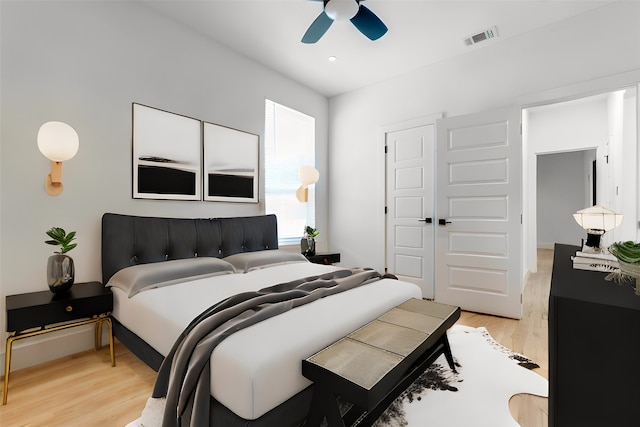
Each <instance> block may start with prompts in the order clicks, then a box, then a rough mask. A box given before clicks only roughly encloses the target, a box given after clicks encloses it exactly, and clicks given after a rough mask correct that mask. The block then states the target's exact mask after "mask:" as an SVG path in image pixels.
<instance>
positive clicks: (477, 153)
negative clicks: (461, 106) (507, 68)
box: [436, 108, 523, 319]
mask: <svg viewBox="0 0 640 427" xmlns="http://www.w3.org/2000/svg"><path fill="white" fill-rule="evenodd" d="M436 127H437V148H436V151H437V165H438V172H437V210H438V215H437V217H438V219H437V223H436V224H437V225H436V239H437V243H436V259H437V263H436V301H438V302H442V303H448V304H453V305H458V306H460V307H461V308H462V309H464V310H469V311H476V312H481V313H488V314H495V315H499V316H505V317H512V318H516V319H520V318H521V317H522V300H521V296H522V283H523V278H522V274H521V270H522V267H521V265H522V262H521V252H522V244H521V241H522V200H521V198H522V197H521V194H522V188H521V187H522V186H521V180H522V178H521V169H522V167H521V164H522V144H521V136H520V110H519V109H516V108H514V109H508V110H500V111H493V112H486V113H481V114H473V115H469V116H459V117H451V118H445V119H442V120H439V121H438V122H437V125H436Z"/></svg>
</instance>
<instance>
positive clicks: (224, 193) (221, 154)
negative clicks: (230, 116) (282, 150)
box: [203, 122, 260, 203]
mask: <svg viewBox="0 0 640 427" xmlns="http://www.w3.org/2000/svg"><path fill="white" fill-rule="evenodd" d="M203 147H204V155H203V156H204V157H203V188H204V200H205V201H214V202H241V203H258V200H259V195H258V189H259V186H258V177H259V174H258V171H259V161H260V160H259V154H260V136H259V135H255V134H252V133H249V132H244V131H241V130H237V129H232V128H229V127H226V126H221V125H217V124H214V123H207V122H203Z"/></svg>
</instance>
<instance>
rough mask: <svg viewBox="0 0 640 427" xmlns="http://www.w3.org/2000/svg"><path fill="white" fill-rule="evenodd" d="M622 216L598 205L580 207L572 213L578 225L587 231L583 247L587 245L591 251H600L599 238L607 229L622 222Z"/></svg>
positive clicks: (611, 228)
mask: <svg viewBox="0 0 640 427" xmlns="http://www.w3.org/2000/svg"><path fill="white" fill-rule="evenodd" d="M623 216H624V215H622V214H617V213H615V212H614V211H612V210H611V209H609V208H605V207H604V206H600V205H595V206H592V207H590V208H586V209H581V210H579V211H578V212H576V213H574V214H573V217H574V218H575V220H576V222H577V223H578V224H580V227H582V228H584V229H585V230H586V231H587V242H586V243H585V247H588V249H590V250H591V251H592V252H593V251H595V252H600V250H601V249H600V238H601V237H602V235H603V234H604V233H606V232H607V231H609V230H613V229H614V228H616V227H617V226H619V225H620V224H621V223H622V218H623Z"/></svg>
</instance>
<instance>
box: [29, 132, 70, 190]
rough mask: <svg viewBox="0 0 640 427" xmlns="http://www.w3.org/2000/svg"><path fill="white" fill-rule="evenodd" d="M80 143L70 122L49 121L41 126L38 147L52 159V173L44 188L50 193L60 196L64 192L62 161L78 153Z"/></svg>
mask: <svg viewBox="0 0 640 427" xmlns="http://www.w3.org/2000/svg"><path fill="white" fill-rule="evenodd" d="M78 145H79V139H78V134H77V133H76V131H75V130H74V129H73V128H72V127H71V126H69V125H68V124H66V123H62V122H47V123H45V124H43V125H42V126H40V130H39V131H38V148H39V149H40V152H41V153H42V154H43V155H44V156H45V157H46V158H47V159H49V160H51V173H50V174H49V175H48V176H47V178H46V179H45V181H44V188H45V190H46V191H47V193H49V194H50V195H52V196H58V195H59V194H60V193H62V190H63V185H62V162H64V161H66V160H69V159H71V158H73V156H75V155H76V153H77V152H78Z"/></svg>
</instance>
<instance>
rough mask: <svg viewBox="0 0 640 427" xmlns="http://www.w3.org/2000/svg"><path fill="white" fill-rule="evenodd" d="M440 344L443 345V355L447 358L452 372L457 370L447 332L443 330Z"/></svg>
mask: <svg viewBox="0 0 640 427" xmlns="http://www.w3.org/2000/svg"><path fill="white" fill-rule="evenodd" d="M442 345H444V357H446V358H447V362H448V363H449V367H450V368H451V370H452V371H453V372H458V371H457V370H456V364H455V362H454V361H453V354H451V346H450V345H449V338H448V337H447V333H446V332H445V333H444V335H443V336H442Z"/></svg>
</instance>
